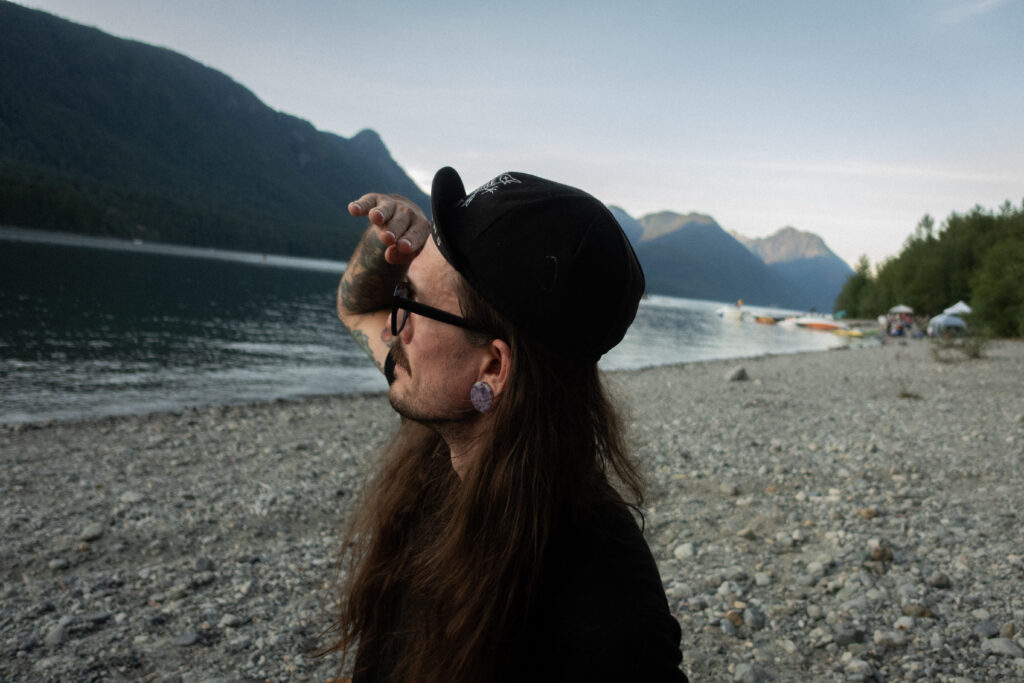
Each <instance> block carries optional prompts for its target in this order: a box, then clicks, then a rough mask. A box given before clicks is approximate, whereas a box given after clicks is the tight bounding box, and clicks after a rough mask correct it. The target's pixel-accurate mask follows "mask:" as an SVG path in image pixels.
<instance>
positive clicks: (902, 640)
mask: <svg viewBox="0 0 1024 683" xmlns="http://www.w3.org/2000/svg"><path fill="white" fill-rule="evenodd" d="M872 640H873V641H874V643H875V645H879V646H881V647H899V646H901V645H906V643H907V637H906V636H905V635H903V633H901V632H900V631H882V630H877V631H875V633H874V635H873V636H872Z"/></svg>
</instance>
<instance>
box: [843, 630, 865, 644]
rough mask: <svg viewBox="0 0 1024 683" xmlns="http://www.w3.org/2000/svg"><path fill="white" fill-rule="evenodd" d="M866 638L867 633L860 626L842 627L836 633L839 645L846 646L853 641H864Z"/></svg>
mask: <svg viewBox="0 0 1024 683" xmlns="http://www.w3.org/2000/svg"><path fill="white" fill-rule="evenodd" d="M866 639H867V634H865V633H864V631H862V630H861V629H859V628H844V629H840V630H839V631H838V632H837V633H836V635H835V643H836V645H838V646H839V647H846V646H847V645H851V644H853V643H863V642H864V641H865V640H866Z"/></svg>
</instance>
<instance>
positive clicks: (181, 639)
mask: <svg viewBox="0 0 1024 683" xmlns="http://www.w3.org/2000/svg"><path fill="white" fill-rule="evenodd" d="M198 642H199V634H198V633H196V632H195V631H186V632H185V633H182V634H181V635H178V636H175V637H174V639H173V640H172V641H171V644H172V645H177V646H178V647H191V646H192V645H195V644H196V643H198Z"/></svg>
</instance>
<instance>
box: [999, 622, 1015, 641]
mask: <svg viewBox="0 0 1024 683" xmlns="http://www.w3.org/2000/svg"><path fill="white" fill-rule="evenodd" d="M1016 634H1017V629H1016V628H1015V627H1014V625H1013V622H1012V621H1008V622H1006V623H1005V624H1003V625H1002V626H1001V627H1000V629H999V637H1000V638H1013V637H1014V636H1015V635H1016Z"/></svg>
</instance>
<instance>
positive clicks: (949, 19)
mask: <svg viewBox="0 0 1024 683" xmlns="http://www.w3.org/2000/svg"><path fill="white" fill-rule="evenodd" d="M1010 2H1012V0H971V1H970V2H958V3H956V4H955V5H954V6H952V7H950V8H949V9H946V10H943V11H942V12H940V13H939V15H938V23H939V24H941V25H943V26H953V25H956V24H961V23H963V22H965V21H970V20H971V19H974V18H976V17H980V16H981V15H983V14H988V13H989V12H991V11H993V10H996V9H998V8H1000V7H1002V6H1003V5H1008V4H1010Z"/></svg>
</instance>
